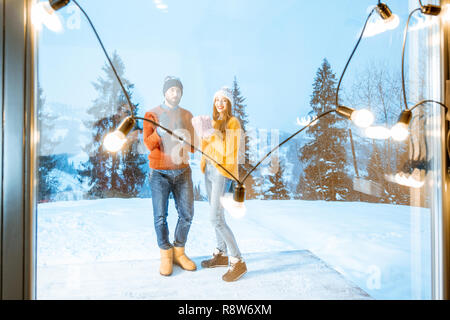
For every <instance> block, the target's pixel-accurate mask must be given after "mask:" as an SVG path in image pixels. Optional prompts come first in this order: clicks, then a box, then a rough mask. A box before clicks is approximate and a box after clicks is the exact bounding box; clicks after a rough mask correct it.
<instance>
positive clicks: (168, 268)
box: [159, 248, 173, 276]
mask: <svg viewBox="0 0 450 320" xmlns="http://www.w3.org/2000/svg"><path fill="white" fill-rule="evenodd" d="M159 251H160V253H161V265H160V266H159V273H160V274H161V275H162V276H170V275H171V274H172V271H173V248H170V249H167V250H164V249H159Z"/></svg>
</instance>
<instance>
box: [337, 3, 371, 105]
mask: <svg viewBox="0 0 450 320" xmlns="http://www.w3.org/2000/svg"><path fill="white" fill-rule="evenodd" d="M378 2H379V1H378ZM375 9H376V7H374V8H372V11H370V13H369V15H368V16H367V19H366V22H365V23H364V27H363V29H362V31H361V34H360V36H359V39H358V41H357V42H356V45H355V47H354V48H353V51H352V53H351V54H350V57H349V58H348V60H347V63H346V64H345V67H344V71H342V75H341V78H340V79H339V82H338V86H337V89H336V107H339V89H340V87H341V82H342V79H343V78H344V74H345V71H346V70H347V67H348V65H349V64H350V61H351V60H352V58H353V55H354V54H355V52H356V49H357V48H358V46H359V43H360V42H361V39H362V37H363V35H364V31H365V30H366V27H367V23H368V22H369V19H370V17H371V16H372V14H373V13H374V11H375Z"/></svg>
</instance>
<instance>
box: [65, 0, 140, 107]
mask: <svg viewBox="0 0 450 320" xmlns="http://www.w3.org/2000/svg"><path fill="white" fill-rule="evenodd" d="M72 1H73V3H75V5H76V6H77V7H78V9H80V11H81V12H82V13H83V15H84V16H85V17H86V19H87V21H88V22H89V25H90V26H91V28H92V30H93V31H94V34H95V36H96V37H97V40H98V42H99V43H100V46H101V47H102V49H103V53H104V54H105V56H106V59H107V60H108V62H109V65H110V66H111V69H112V70H113V72H114V75H115V76H116V78H117V81H119V84H120V87H121V88H122V91H123V94H124V95H125V98H126V99H127V102H128V106H129V107H130V112H131V116H133V104H132V103H131V100H130V96H129V95H128V92H127V91H126V90H125V87H124V86H123V83H122V80H120V77H119V75H118V74H117V70H116V68H115V67H114V65H113V63H112V61H111V59H110V58H109V55H108V52H107V51H106V49H105V46H104V45H103V42H102V40H101V39H100V36H99V35H98V33H97V30H96V29H95V27H94V24H93V23H92V21H91V19H90V18H89V16H88V15H87V13H86V12H85V11H84V10H83V8H82V7H81V6H80V5H79V4H78V2H77V1H76V0H72Z"/></svg>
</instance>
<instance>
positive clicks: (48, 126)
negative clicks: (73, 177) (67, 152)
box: [37, 83, 60, 202]
mask: <svg viewBox="0 0 450 320" xmlns="http://www.w3.org/2000/svg"><path fill="white" fill-rule="evenodd" d="M37 89H38V100H37V110H38V127H39V137H40V139H39V149H38V152H39V157H38V161H39V164H38V181H39V183H38V201H39V202H43V201H51V200H52V198H53V195H54V194H56V193H57V192H58V189H59V181H58V179H57V178H56V177H55V176H54V175H53V174H52V171H53V170H54V169H56V166H57V159H56V158H55V155H54V154H53V150H54V148H55V146H56V145H57V144H58V143H59V142H60V141H59V140H58V139H57V138H55V137H54V136H53V133H52V131H53V128H54V121H55V120H56V116H54V115H52V114H51V112H49V111H48V110H47V109H46V105H45V97H44V92H43V90H42V88H41V86H40V85H39V83H38V88H37Z"/></svg>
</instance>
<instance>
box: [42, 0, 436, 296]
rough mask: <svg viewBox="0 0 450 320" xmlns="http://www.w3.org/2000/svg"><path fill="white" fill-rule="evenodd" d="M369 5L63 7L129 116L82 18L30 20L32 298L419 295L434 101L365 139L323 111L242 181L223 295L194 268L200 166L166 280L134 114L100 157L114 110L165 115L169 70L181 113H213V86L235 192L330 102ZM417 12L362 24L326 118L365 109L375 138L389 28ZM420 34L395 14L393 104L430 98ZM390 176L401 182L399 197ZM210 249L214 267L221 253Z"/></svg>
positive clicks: (206, 217)
mask: <svg viewBox="0 0 450 320" xmlns="http://www.w3.org/2000/svg"><path fill="white" fill-rule="evenodd" d="M374 3H375V1H366V0H364V1H344V4H343V3H342V2H336V1H332V0H323V1H310V2H308V3H305V2H304V1H293V0H292V1H282V3H280V2H279V1H270V0H264V1H261V0H246V1H237V0H230V1H226V2H225V3H224V1H211V0H200V1H195V2H192V1H183V2H173V1H166V0H161V1H159V0H158V1H156V0H154V1H138V0H130V1H128V2H127V5H126V6H124V5H123V3H120V2H111V1H106V0H97V1H80V4H81V5H82V6H83V8H84V10H85V11H86V12H87V13H88V14H89V17H90V19H91V20H92V22H93V23H94V25H95V27H96V28H97V31H98V34H99V35H100V37H101V39H102V40H103V42H104V45H105V47H106V50H107V51H108V53H109V55H110V57H111V60H112V63H113V64H114V66H115V67H116V69H117V73H118V74H119V76H120V77H121V79H122V80H123V83H124V87H125V88H126V90H127V92H128V94H129V95H130V98H131V101H132V102H133V104H134V105H135V107H134V108H133V110H130V108H129V106H128V105H127V101H126V97H125V95H124V94H123V92H122V91H121V88H120V85H119V83H118V82H117V80H116V79H115V77H114V73H113V70H112V69H111V67H110V66H109V64H108V63H107V60H106V58H105V56H104V54H103V52H102V50H101V47H100V46H99V43H98V42H97V39H96V37H95V35H94V33H93V31H92V29H91V28H90V26H89V24H88V22H87V20H86V19H85V17H84V16H83V15H82V14H81V13H80V11H79V10H78V8H77V7H76V6H75V4H74V3H73V2H72V3H70V4H69V5H68V6H67V7H65V8H62V9H61V10H59V11H58V12H57V15H58V17H59V18H60V21H61V30H60V31H59V32H54V31H51V30H49V28H48V27H46V26H44V27H43V28H42V30H41V31H39V35H38V49H39V63H38V73H39V100H38V105H37V108H38V110H39V119H38V120H39V124H40V129H39V130H40V144H39V150H40V154H39V172H38V173H37V175H38V191H39V192H38V198H39V203H38V249H37V250H38V252H37V260H38V273H37V297H38V299H49V298H56V299H60V298H62V299H66V298H69V299H87V298H95V299H117V298H119V299H165V298H170V299H205V298H206V299H229V298H234V299H310V298H313V299H430V298H431V297H432V296H431V276H432V275H431V262H432V260H431V259H432V254H431V237H432V232H431V229H432V227H431V223H430V222H431V221H432V216H433V215H436V214H439V213H438V212H437V211H436V210H438V209H437V208H438V203H439V199H438V198H437V188H438V186H437V185H436V183H435V181H436V175H437V172H438V171H439V170H440V167H441V163H440V160H439V159H438V158H431V157H430V156H429V154H440V149H439V143H438V142H439V140H440V136H439V135H440V133H439V131H438V130H436V128H439V126H438V125H437V122H438V121H439V119H440V118H439V116H440V113H439V111H440V110H439V107H438V106H437V105H434V104H429V105H426V106H423V107H418V108H417V109H415V110H414V113H413V120H412V124H411V130H410V132H411V134H410V136H409V137H408V138H407V139H406V140H405V141H401V142H399V141H395V140H393V139H392V138H389V139H387V140H379V139H374V138H373V137H369V136H368V135H367V132H366V131H365V130H364V129H361V128H359V127H357V126H355V125H354V124H353V123H352V122H350V121H348V120H346V119H345V118H342V117H339V116H338V115H336V114H334V113H332V114H328V115H326V116H323V117H321V118H320V119H318V120H317V122H315V123H313V124H312V125H311V126H310V127H308V128H307V129H305V130H303V131H302V132H301V133H299V134H298V135H296V136H295V137H293V138H292V139H291V140H289V141H288V142H287V143H286V144H283V145H282V146H281V147H280V148H279V149H276V150H274V152H273V153H272V154H271V155H270V156H269V157H268V158H267V159H266V160H265V161H263V162H262V164H261V165H260V166H258V168H257V169H256V170H255V171H253V172H252V174H251V175H250V176H249V177H248V179H247V180H246V181H245V186H246V201H245V206H246V214H245V215H244V216H243V217H240V218H237V217H235V216H233V215H231V214H230V212H229V211H227V210H226V211H225V212H224V218H225V221H226V222H225V223H226V224H227V225H228V226H229V229H230V230H231V231H232V234H233V236H234V238H235V240H236V243H237V247H238V249H239V252H240V253H241V254H242V258H243V261H245V263H246V266H247V270H248V271H247V273H246V274H244V275H243V277H242V278H240V279H239V280H238V282H237V286H236V287H230V286H223V287H222V283H223V280H222V275H223V274H224V273H225V272H226V271H227V268H214V269H211V270H208V269H207V268H205V267H202V266H201V262H202V261H203V260H206V259H209V258H210V257H211V256H212V253H213V251H214V249H215V248H216V247H217V246H221V245H220V244H218V243H217V239H216V231H215V230H216V229H217V228H218V229H217V230H219V231H218V233H219V234H220V232H221V231H220V230H221V229H220V228H221V227H222V228H223V225H220V224H219V225H217V221H218V220H217V215H219V218H220V213H218V212H220V210H219V209H218V210H219V211H214V210H213V209H211V208H212V207H213V206H214V205H211V204H210V203H209V202H208V199H211V198H212V197H213V196H212V195H211V194H210V195H208V190H207V189H208V188H207V185H206V184H205V175H204V174H203V172H202V168H201V163H202V161H201V158H202V157H201V154H200V153H199V152H195V153H193V154H191V155H190V159H189V165H190V168H191V170H192V189H189V187H185V188H186V189H183V190H184V191H186V190H188V191H189V190H190V191H191V192H192V193H193V197H194V204H193V205H194V216H193V218H192V220H191V224H190V229H189V232H188V236H187V242H186V243H185V249H186V253H187V255H188V256H189V257H190V258H192V260H193V261H194V262H195V263H196V265H197V270H196V271H195V272H188V271H184V270H182V269H181V268H179V267H178V266H175V267H174V270H173V274H172V276H171V277H169V278H165V277H162V276H161V275H160V274H159V270H160V269H159V268H160V246H159V245H158V242H157V240H158V237H157V232H156V229H155V223H154V212H153V211H154V209H153V208H154V204H153V203H154V202H156V200H155V199H159V198H160V197H161V194H162V191H161V190H160V191H161V192H157V193H155V190H156V189H153V190H154V192H153V194H152V187H151V185H152V184H155V182H154V177H153V178H152V175H154V174H163V175H164V174H165V175H169V174H172V175H173V174H174V171H170V172H162V171H158V170H160V169H161V168H162V167H164V166H162V167H158V166H157V165H155V163H153V168H150V166H151V165H152V163H151V161H150V164H149V158H148V156H149V154H150V151H149V149H148V145H146V144H145V143H144V134H145V130H143V127H144V124H143V122H142V121H141V120H138V121H137V124H136V127H135V128H134V129H133V130H132V132H131V133H130V134H129V135H128V137H127V138H128V139H127V142H126V144H125V146H124V147H123V149H122V150H121V151H119V152H117V153H115V154H114V153H113V154H111V153H108V152H107V151H106V150H105V149H104V147H103V145H102V142H103V139H104V137H105V136H106V134H107V133H109V132H111V131H113V130H114V129H115V128H117V126H118V125H119V124H120V122H121V121H122V120H123V119H124V118H125V117H126V116H127V115H130V114H131V112H133V113H134V115H136V116H139V117H144V115H145V114H146V112H147V111H149V110H153V108H155V107H156V106H158V105H160V104H162V103H163V102H164V98H165V96H164V92H163V83H164V79H165V77H166V76H168V75H173V76H176V77H178V78H179V79H180V80H181V82H182V84H183V91H182V98H181V102H180V106H181V107H182V108H184V109H186V110H188V111H189V112H190V113H191V114H192V115H193V116H194V117H196V116H200V115H207V116H208V117H213V109H214V108H215V107H214V106H213V103H214V100H213V98H214V95H215V93H216V92H217V91H218V90H219V89H220V88H221V87H222V86H228V87H229V88H230V90H231V95H232V96H233V98H234V99H233V100H234V104H233V107H232V109H233V116H235V117H236V118H237V119H238V120H240V122H239V123H240V125H241V127H242V128H243V129H244V130H245V134H246V135H245V137H246V138H245V139H241V146H244V147H245V148H244V150H245V152H243V153H242V154H241V155H242V158H241V159H243V160H244V161H243V163H240V165H239V169H238V171H239V178H240V179H241V180H242V178H243V177H244V176H245V174H246V172H249V171H250V170H252V168H253V166H255V165H256V164H257V163H258V162H259V160H261V159H263V157H264V156H265V155H267V153H268V152H269V151H270V150H271V149H272V148H274V147H276V146H277V145H278V144H279V143H281V142H283V141H285V140H286V139H287V138H288V137H290V136H291V135H292V134H293V133H295V132H297V131H298V130H300V129H301V128H303V126H304V125H305V124H307V123H311V121H313V120H314V118H315V117H317V116H318V115H319V114H321V113H322V112H325V111H327V110H331V109H333V108H335V93H336V89H337V85H338V80H339V77H340V76H341V73H342V70H343V69H344V66H345V64H346V62H347V59H348V57H349V55H350V53H351V52H352V49H353V48H354V46H355V44H356V41H357V40H358V37H359V35H360V32H361V31H362V28H363V25H364V23H365V21H366V18H367V17H368V15H369V12H371V10H372V8H373V4H374ZM416 5H417V3H416V2H415V1H410V3H409V4H408V2H406V1H401V0H393V1H389V7H390V8H391V10H392V12H393V13H395V14H396V15H398V18H399V21H400V23H399V25H398V27H397V28H385V29H384V32H381V33H378V31H379V30H378V29H377V28H376V26H377V25H380V24H382V22H381V20H380V18H379V16H378V14H377V12H374V13H373V15H372V16H371V18H370V20H369V24H368V26H367V29H366V33H365V35H366V36H365V37H363V39H362V41H361V43H360V45H359V47H358V50H357V51H356V53H355V56H354V58H353V59H352V61H351V63H350V65H349V68H348V70H347V72H346V74H345V78H344V79H343V81H342V83H341V87H340V91H339V102H340V104H342V105H345V106H348V107H351V108H355V109H358V110H359V109H362V108H366V109H369V110H371V111H372V112H373V114H374V115H375V124H374V125H376V126H384V127H386V128H388V129H390V128H391V127H393V126H394V124H395V123H396V121H397V119H398V116H399V115H400V113H401V111H402V110H403V109H404V104H403V96H402V83H401V65H400V62H401V49H402V40H403V28H404V26H405V24H406V20H407V18H408V14H409V13H410V11H411V10H412V9H414V8H415V7H416ZM424 21H425V22H424ZM426 21H428V22H429V23H426ZM438 21H439V18H427V19H425V18H424V17H423V16H422V15H421V14H420V13H416V14H415V15H414V16H413V18H412V19H411V23H410V32H409V34H408V43H407V51H406V64H405V71H406V79H407V82H406V88H407V95H408V101H409V103H410V104H411V105H410V107H411V106H412V105H413V104H414V103H416V102H418V101H419V100H421V99H425V98H426V99H435V100H439V96H440V91H439V90H437V89H436V88H440V85H439V83H440V75H439V74H438V70H439V61H440V57H439V51H438V50H439V47H440V43H439V41H437V40H436V39H438V37H436V34H438V33H439V31H440V30H439V24H438ZM423 42H425V43H427V45H426V46H423V45H422V43H423ZM222 95H223V94H222ZM166 104H167V103H166ZM161 121H162V120H161ZM217 123H219V122H217ZM163 134H164V133H158V135H161V136H162V135H163ZM205 139H206V138H205ZM199 147H200V145H199ZM158 148H159V147H158ZM159 150H160V148H159ZM152 152H153V151H152ZM150 158H152V156H150ZM149 165H150V166H149ZM425 165H427V166H426V167H425ZM164 168H165V167H164ZM210 168H212V169H211V170H212V172H216V171H217V170H216V169H215V167H214V166H209V165H208V167H207V170H210ZM166 169H167V168H166ZM414 169H416V170H415V171H414ZM420 169H421V170H420ZM214 170H216V171H214ZM155 172H156V173H155ZM218 172H219V174H218V175H217V177H219V178H221V177H222V176H223V175H221V174H220V171H218ZM400 172H405V174H406V175H405V174H402V176H401V177H402V178H403V179H409V178H411V176H410V175H409V174H410V173H413V175H412V176H413V177H414V178H417V177H418V178H419V179H421V180H419V181H416V183H418V184H419V185H414V186H413V187H411V186H410V187H407V186H404V185H400V184H398V183H397V182H398V181H399V180H398V178H397V182H396V181H395V176H396V175H397V174H399V173H400ZM177 173H179V172H177ZM185 173H186V171H183V174H185ZM397 177H398V176H397ZM219 178H217V179H212V180H211V181H215V182H217V181H219V180H218V179H219ZM152 179H153V180H152ZM164 179H169V178H167V177H165V178H164ZM186 179H187V180H186V181H189V178H186ZM174 181H175V180H174ZM177 181H178V180H177ZM183 181H184V180H183ZM408 181H409V182H410V181H411V179H409V180H408ZM423 181H424V183H423V185H421V182H423ZM217 183H218V182H217ZM176 185H177V183H174V184H173V186H172V187H173V188H175V186H176ZM153 188H155V185H153ZM222 188H223V185H222ZM174 190H175V189H174ZM211 192H212V191H211ZM214 199H219V195H218V193H217V194H216V197H215V198H214ZM176 200H177V201H178V200H180V199H178V196H177V195H176V194H175V195H174V194H173V193H172V194H171V195H170V198H169V202H168V217H167V223H168V228H169V235H170V236H169V239H170V241H172V244H173V241H175V239H174V234H175V233H176V232H177V231H176V230H175V229H176V225H177V222H178V220H177V219H178V209H180V212H182V210H183V209H182V208H181V207H186V206H189V200H186V198H182V199H181V200H180V201H179V202H178V203H177V205H176V204H175V201H176ZM218 208H220V205H218ZM163 211H164V210H162V212H163ZM214 217H216V219H214ZM188 220H189V219H188ZM219 220H220V219H219ZM214 226H216V227H217V228H216V229H215V227H214ZM222 230H223V229H222ZM218 237H219V239H222V238H221V236H220V235H219V236H218ZM222 237H224V236H222ZM225 238H226V239H227V241H228V242H226V243H228V247H227V249H228V253H229V254H230V255H233V253H234V255H236V256H239V254H237V253H236V252H237V251H236V248H235V246H233V245H232V243H231V242H229V241H231V240H230V238H229V237H228V238H227V237H225ZM166 280H169V281H166ZM164 281H166V282H164ZM217 285H221V287H220V288H223V290H216V289H215V290H213V289H212V288H216V287H217ZM179 288H184V289H182V290H180V289H179Z"/></svg>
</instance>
